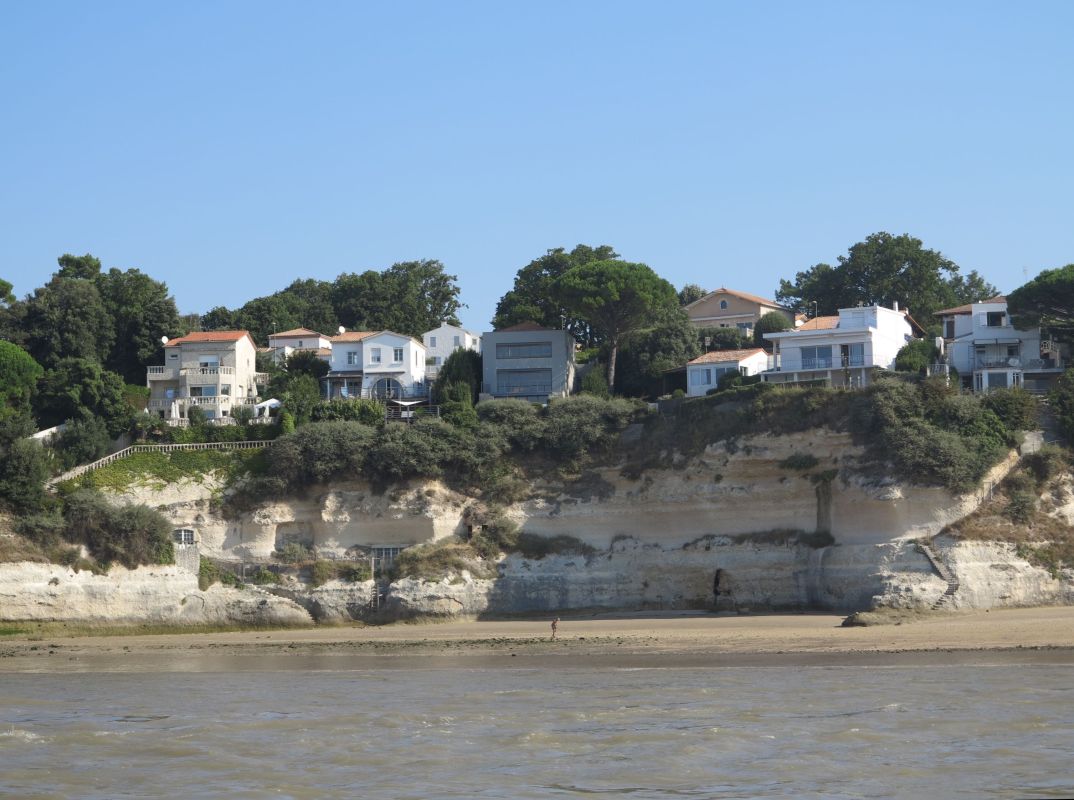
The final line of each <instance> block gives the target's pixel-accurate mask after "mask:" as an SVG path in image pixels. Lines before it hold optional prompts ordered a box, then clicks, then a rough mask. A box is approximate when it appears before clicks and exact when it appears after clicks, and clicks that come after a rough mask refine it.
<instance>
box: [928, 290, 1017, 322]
mask: <svg viewBox="0 0 1074 800" xmlns="http://www.w3.org/2000/svg"><path fill="white" fill-rule="evenodd" d="M977 302H978V303H1006V302H1007V298H1006V296H1005V295H1002V294H997V295H996V296H995V297H990V298H988V299H987V300H978V301H977ZM972 311H973V303H966V305H964V306H955V307H954V308H945V309H942V310H940V311H933V312H932V316H934V317H947V316H952V315H955V314H969V313H971V312H972Z"/></svg>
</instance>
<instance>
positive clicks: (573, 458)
mask: <svg viewBox="0 0 1074 800" xmlns="http://www.w3.org/2000/svg"><path fill="white" fill-rule="evenodd" d="M642 407H644V406H642ZM638 414H639V406H638V405H637V404H636V403H634V402H631V401H629V400H618V399H613V400H601V399H600V398H598V397H592V396H589V395H577V396H575V397H567V398H563V399H560V400H555V401H553V402H550V403H549V404H548V408H547V410H546V414H545V426H546V427H545V432H544V436H543V441H542V444H543V446H544V450H545V452H546V453H547V454H548V455H549V456H551V457H552V458H555V459H559V460H563V461H567V462H577V461H578V460H579V459H581V458H582V457H583V456H585V455H587V454H588V453H590V452H595V451H600V450H604V449H606V448H607V447H608V446H610V445H611V444H612V442H614V441H615V439H616V435H617V434H618V433H619V432H621V431H622V430H623V428H625V427H626V426H627V425H628V424H629V423H630V422H632V421H633V420H634V419H635V418H636V417H637V416H638Z"/></svg>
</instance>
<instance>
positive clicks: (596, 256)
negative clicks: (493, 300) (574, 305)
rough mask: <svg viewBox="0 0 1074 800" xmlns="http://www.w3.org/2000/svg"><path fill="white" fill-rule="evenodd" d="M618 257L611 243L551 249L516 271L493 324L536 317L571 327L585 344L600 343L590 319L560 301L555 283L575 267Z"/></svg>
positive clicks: (547, 324) (506, 324)
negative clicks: (609, 244)
mask: <svg viewBox="0 0 1074 800" xmlns="http://www.w3.org/2000/svg"><path fill="white" fill-rule="evenodd" d="M615 258H619V254H618V253H616V252H615V249H614V248H612V247H610V246H608V245H599V246H597V247H590V246H589V245H585V244H580V245H577V246H576V247H575V248H574V249H573V250H571V251H570V252H569V253H568V252H567V251H566V250H565V249H564V248H562V247H557V248H555V249H553V250H549V251H548V252H547V253H545V254H544V255H543V256H541V257H540V258H537V259H535V260H533V261H531V262H530V263H529V264H527V265H526V266H524V267H522V269H520V270H519V271H518V273H517V274H516V275H515V284H514V286H513V287H512V288H511V290H510V291H509V292H507V294H505V295H504V296H503V297H501V298H500V302H499V303H497V304H496V316H495V317H494V318H493V320H492V325H493V327H495V328H506V327H509V326H511V325H517V324H518V323H520V322H528V321H531V320H532V321H533V322H537V323H540V324H541V325H544V326H545V327H546V328H562V329H564V330H567V331H570V332H571V335H572V336H574V338H575V339H576V340H577V341H578V343H579V344H581V345H582V346H583V347H593V346H595V345H597V344H599V341H598V340H597V337H596V335H595V333H594V331H593V330H592V328H591V327H590V325H589V323H588V321H586V320H585V319H583V318H582V317H580V316H579V315H578V314H576V313H573V312H572V311H570V310H569V309H568V308H566V307H565V306H564V305H563V303H562V302H560V301H559V299H558V298H557V297H556V295H555V292H554V285H555V283H556V281H558V280H559V279H560V278H561V277H562V276H563V275H564V274H565V273H566V272H567V271H568V270H571V269H573V268H574V267H579V266H582V265H583V264H590V263H593V262H595V261H608V260H609V259H615Z"/></svg>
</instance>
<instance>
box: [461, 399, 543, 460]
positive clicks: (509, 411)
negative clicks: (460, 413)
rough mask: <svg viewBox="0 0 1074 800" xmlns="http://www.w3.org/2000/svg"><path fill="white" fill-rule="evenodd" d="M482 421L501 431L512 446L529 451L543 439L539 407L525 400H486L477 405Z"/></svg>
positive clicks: (479, 417)
mask: <svg viewBox="0 0 1074 800" xmlns="http://www.w3.org/2000/svg"><path fill="white" fill-rule="evenodd" d="M477 416H478V419H480V420H481V421H482V422H485V423H488V424H489V425H491V426H494V427H495V428H497V429H499V430H500V431H502V433H503V435H504V437H505V438H506V439H507V441H508V443H509V444H510V446H511V447H512V448H514V449H515V450H518V451H520V452H530V451H532V450H534V449H536V448H537V446H538V445H539V444H540V443H541V441H542V439H544V435H545V428H546V424H545V420H544V418H543V417H542V416H541V407H540V406H538V405H536V404H535V403H530V402H527V401H525V400H513V399H512V400H486V401H485V402H483V403H481V404H480V405H478V407H477Z"/></svg>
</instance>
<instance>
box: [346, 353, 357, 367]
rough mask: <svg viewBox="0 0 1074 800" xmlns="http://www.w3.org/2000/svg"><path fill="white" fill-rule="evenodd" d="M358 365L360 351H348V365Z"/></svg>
mask: <svg viewBox="0 0 1074 800" xmlns="http://www.w3.org/2000/svg"><path fill="white" fill-rule="evenodd" d="M357 363H358V351H357V350H348V351H347V364H348V365H350V366H353V365H355V364H357Z"/></svg>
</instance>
